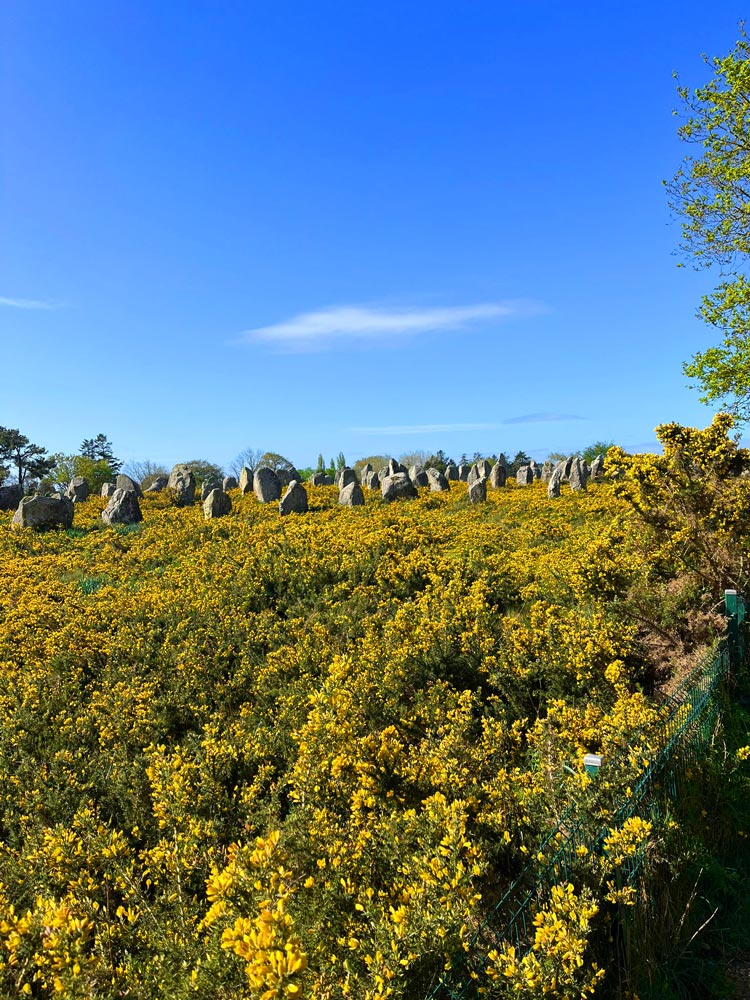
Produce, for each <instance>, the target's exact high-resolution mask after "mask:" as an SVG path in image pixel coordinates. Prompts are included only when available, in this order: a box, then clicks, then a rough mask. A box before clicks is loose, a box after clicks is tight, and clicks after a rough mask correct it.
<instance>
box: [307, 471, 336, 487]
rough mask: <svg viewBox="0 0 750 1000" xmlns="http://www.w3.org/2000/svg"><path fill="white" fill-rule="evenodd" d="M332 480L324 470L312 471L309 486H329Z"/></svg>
mask: <svg viewBox="0 0 750 1000" xmlns="http://www.w3.org/2000/svg"><path fill="white" fill-rule="evenodd" d="M332 483H333V480H332V479H331V477H330V476H327V475H326V474H325V472H314V473H313V474H312V476H311V477H310V485H311V486H330V485H331V484H332Z"/></svg>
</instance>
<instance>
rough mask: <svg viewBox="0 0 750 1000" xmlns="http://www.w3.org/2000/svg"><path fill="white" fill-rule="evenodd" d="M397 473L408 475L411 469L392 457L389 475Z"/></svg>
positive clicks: (389, 462) (389, 461) (389, 463)
mask: <svg viewBox="0 0 750 1000" xmlns="http://www.w3.org/2000/svg"><path fill="white" fill-rule="evenodd" d="M397 473H403V474H404V475H407V476H408V475H409V470H408V469H407V468H406V466H405V465H401V463H400V462H397V461H396V459H395V458H391V459H389V460H388V475H389V476H395V475H396V474H397Z"/></svg>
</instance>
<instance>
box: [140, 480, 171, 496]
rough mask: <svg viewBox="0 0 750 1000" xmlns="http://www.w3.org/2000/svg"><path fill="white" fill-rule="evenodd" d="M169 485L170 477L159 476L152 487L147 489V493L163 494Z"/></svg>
mask: <svg viewBox="0 0 750 1000" xmlns="http://www.w3.org/2000/svg"><path fill="white" fill-rule="evenodd" d="M168 484H169V476H157V477H156V479H154V481H153V482H152V483H151V485H150V486H147V487H146V490H145V492H146V493H161V492H163V491H164V490H165V489H166V488H167V485H168Z"/></svg>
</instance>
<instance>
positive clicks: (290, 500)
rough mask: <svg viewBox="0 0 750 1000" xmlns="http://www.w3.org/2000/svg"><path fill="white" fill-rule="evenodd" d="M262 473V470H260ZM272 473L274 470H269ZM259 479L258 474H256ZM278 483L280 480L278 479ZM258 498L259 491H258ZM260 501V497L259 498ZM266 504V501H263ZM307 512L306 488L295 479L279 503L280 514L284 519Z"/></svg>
mask: <svg viewBox="0 0 750 1000" xmlns="http://www.w3.org/2000/svg"><path fill="white" fill-rule="evenodd" d="M258 471H259V472H260V471H261V470H260V469H259V470H258ZM268 471H269V472H272V471H273V470H272V469H269V470H268ZM256 478H257V473H256ZM276 482H278V478H277V479H276ZM255 495H256V496H257V495H258V494H257V490H256V494H255ZM258 499H259V500H260V497H258ZM262 502H263V503H265V501H262ZM306 512H307V493H306V492H305V487H304V486H303V485H302V483H298V482H297V480H296V479H293V480H292V481H291V483H290V484H289V486H288V488H287V491H286V493H285V494H284V496H283V497H282V498H281V500H280V501H279V514H281V516H282V517H284V516H285V515H286V514H305V513H306Z"/></svg>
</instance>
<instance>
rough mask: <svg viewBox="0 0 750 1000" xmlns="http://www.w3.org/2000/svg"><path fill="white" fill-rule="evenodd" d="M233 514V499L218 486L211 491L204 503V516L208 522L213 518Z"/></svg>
mask: <svg viewBox="0 0 750 1000" xmlns="http://www.w3.org/2000/svg"><path fill="white" fill-rule="evenodd" d="M231 512H232V498H231V497H230V496H229V495H228V494H227V493H225V492H224V490H220V489H219V488H218V486H217V487H216V489H213V490H211V492H210V493H209V494H208V496H206V497H205V499H204V501H203V516H204V517H205V519H206V520H207V521H210V520H211V518H213V517H225V516H226V515H227V514H231Z"/></svg>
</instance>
